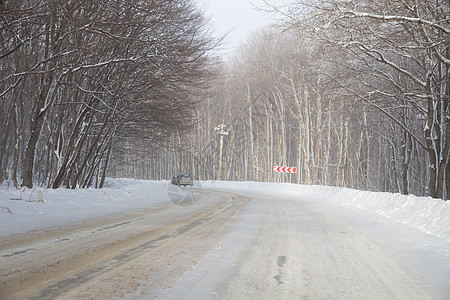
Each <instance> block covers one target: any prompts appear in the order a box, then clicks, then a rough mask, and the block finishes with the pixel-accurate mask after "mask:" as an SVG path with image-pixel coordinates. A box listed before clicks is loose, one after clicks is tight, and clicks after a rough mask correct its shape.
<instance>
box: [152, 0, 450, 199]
mask: <svg viewBox="0 0 450 300" xmlns="http://www.w3.org/2000/svg"><path fill="white" fill-rule="evenodd" d="M264 9H265V10H266V12H268V13H274V14H275V15H276V16H278V17H279V19H280V22H279V24H278V26H277V27H274V28H268V29H266V30H262V31H261V32H259V33H256V34H254V36H252V37H251V38H249V39H248V41H247V42H246V43H245V44H243V45H242V46H241V48H240V50H239V51H238V53H236V54H235V55H234V56H233V57H232V59H230V60H229V61H228V62H227V63H225V65H224V68H223V73H222V79H221V80H220V81H219V83H218V84H217V86H216V88H215V89H214V90H213V91H211V90H210V91H208V94H207V93H205V94H204V95H203V99H201V100H202V102H203V105H202V106H201V107H200V108H199V110H198V112H197V114H198V116H199V124H198V126H197V127H195V128H194V129H193V130H192V131H191V132H188V133H184V134H182V133H180V134H177V135H174V136H172V137H171V139H169V140H167V141H166V146H168V145H170V147H169V148H165V149H166V150H165V151H162V150H161V149H162V148H159V146H158V147H155V148H154V153H155V156H154V158H153V159H151V160H150V161H149V162H148V164H149V165H151V166H153V168H152V170H153V174H148V176H149V178H167V177H169V176H170V174H171V173H173V172H175V171H177V170H179V171H181V170H183V171H189V172H192V173H193V174H194V176H195V177H196V178H200V179H219V178H223V179H225V180H257V181H278V182H295V183H303V184H323V185H335V186H342V187H351V188H358V189H365V190H373V191H388V192H399V193H403V194H409V193H414V194H416V195H430V196H432V197H435V198H442V199H447V198H448V195H449V190H448V189H449V187H450V183H449V179H450V174H449V168H450V167H449V163H448V162H449V146H450V145H449V138H450V137H449V134H450V131H449V126H450V125H449V117H450V111H449V94H450V81H449V72H450V71H449V65H450V49H449V40H450V39H449V31H450V26H449V23H450V20H449V16H450V7H449V3H448V1H444V0H432V1H431V0H428V1H416V0H407V1H397V0H382V1H378V2H376V3H374V2H373V1H341V0H326V1H323V0H321V1H296V2H294V3H293V4H289V5H287V6H283V7H281V8H278V7H274V6H270V5H268V6H266V7H265V8H264ZM219 124H226V125H228V126H229V127H230V129H231V131H230V135H229V136H226V137H224V150H223V155H222V157H220V155H219V135H217V134H216V133H215V132H214V127H215V126H217V125H219ZM177 145H179V147H177ZM220 159H222V160H223V161H222V162H223V166H224V167H223V168H222V170H221V174H219V167H218V166H219V160H220ZM171 162H172V163H171ZM274 166H295V167H297V168H298V172H297V174H278V173H274V172H273V167H274Z"/></svg>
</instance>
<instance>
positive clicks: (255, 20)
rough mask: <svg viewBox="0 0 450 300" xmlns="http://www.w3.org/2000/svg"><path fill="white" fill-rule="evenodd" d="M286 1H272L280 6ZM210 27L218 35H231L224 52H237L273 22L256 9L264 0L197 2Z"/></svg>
mask: <svg viewBox="0 0 450 300" xmlns="http://www.w3.org/2000/svg"><path fill="white" fill-rule="evenodd" d="M283 1H286V0H270V2H271V3H272V4H276V5H279V4H281V3H283ZM197 3H198V4H199V5H200V7H201V8H202V10H203V11H205V12H206V16H207V17H210V18H211V21H210V25H211V26H212V27H213V30H214V31H215V32H216V33H217V34H218V35H224V34H226V33H228V32H230V33H229V35H228V37H227V39H226V41H225V43H224V45H223V46H224V48H225V49H224V52H225V54H226V53H229V52H232V51H233V50H235V49H236V48H237V47H238V46H239V44H240V43H241V42H243V41H245V40H246V39H247V37H248V36H249V35H250V34H251V33H252V32H254V31H255V30H257V29H259V28H262V27H264V26H265V25H268V24H270V23H272V22H273V19H271V17H270V16H269V15H267V14H264V13H263V12H261V11H258V10H256V9H255V6H256V7H262V6H263V5H264V2H263V0H197Z"/></svg>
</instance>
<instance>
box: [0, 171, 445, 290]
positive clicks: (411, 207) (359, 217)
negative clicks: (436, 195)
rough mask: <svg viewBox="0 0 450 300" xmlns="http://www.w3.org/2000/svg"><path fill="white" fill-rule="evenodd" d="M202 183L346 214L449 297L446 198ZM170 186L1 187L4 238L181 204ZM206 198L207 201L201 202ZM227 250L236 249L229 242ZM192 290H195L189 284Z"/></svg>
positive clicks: (114, 182)
mask: <svg viewBox="0 0 450 300" xmlns="http://www.w3.org/2000/svg"><path fill="white" fill-rule="evenodd" d="M201 186H202V189H203V191H205V193H204V195H207V194H208V193H207V192H206V191H208V190H218V191H228V192H233V191H234V192H236V193H240V194H241V195H252V199H255V197H256V199H262V198H264V199H265V200H264V201H265V203H267V199H268V198H269V199H271V201H272V199H273V203H276V200H277V199H284V201H286V199H289V201H291V200H292V201H294V202H295V201H297V200H298V201H299V203H301V202H302V203H311V204H312V203H314V204H317V205H314V207H315V208H317V209H318V210H319V212H320V210H323V211H324V212H328V213H326V214H325V215H327V214H329V213H332V214H333V215H334V216H337V217H341V218H342V219H345V220H346V223H350V224H352V228H358V230H359V231H360V232H361V233H362V234H363V235H370V236H371V237H370V239H371V240H375V241H378V242H379V243H380V244H386V245H388V246H387V247H386V248H387V249H394V250H393V251H394V252H395V253H401V255H402V256H403V257H404V258H405V259H406V261H409V262H410V263H411V264H412V265H414V266H415V268H416V269H419V270H421V272H422V273H423V275H424V276H426V277H427V278H428V279H430V281H431V282H434V283H435V284H436V286H438V287H439V288H440V289H441V290H442V291H443V292H444V293H445V295H450V283H448V278H449V276H450V202H448V201H447V202H446V201H442V200H436V199H432V198H427V197H416V196H412V195H410V196H403V195H399V194H391V193H374V192H367V191H358V190H352V189H346V188H337V187H325V186H305V185H296V184H280V183H257V182H219V181H207V182H202V183H201ZM172 188H173V187H172V186H171V185H170V183H169V181H144V180H133V179H108V181H107V186H106V187H105V188H103V189H100V190H96V189H87V190H83V189H78V190H69V189H57V190H53V189H41V188H35V189H31V190H30V189H28V190H23V191H20V190H16V189H14V188H10V187H7V186H6V185H3V186H0V238H2V237H6V236H10V235H13V234H18V233H25V232H28V231H32V230H37V229H42V228H47V227H54V226H59V225H66V224H70V223H78V222H83V221H85V220H88V219H94V218H101V217H103V216H107V215H112V214H120V213H125V212H130V211H133V210H137V209H142V208H152V207H161V206H165V205H175V204H173V203H172V202H171V200H170V198H169V196H170V192H171V190H172ZM258 197H259V198H258ZM40 199H43V201H39V200H40ZM207 199H208V198H207V197H204V198H201V199H200V200H199V201H200V202H201V201H207ZM252 203H253V204H252V205H253V206H255V205H256V206H255V207H257V203H258V201H257V200H256V201H255V200H252ZM194 205H195V204H194ZM299 207H302V206H301V205H300V206H299ZM249 209H255V208H254V207H253V208H249ZM236 226H237V225H236ZM239 226H241V227H239V228H238V229H239V230H238V231H236V232H237V233H236V234H239V235H240V234H241V233H242V229H245V228H248V226H245V225H244V224H241V225H239ZM306 234H307V232H306ZM231 236H233V235H231ZM292 238H293V239H295V237H292ZM238 240H239V239H238ZM226 241H227V240H224V241H222V242H223V243H222V244H223V245H222V244H221V245H222V246H224V247H225V245H226ZM228 246H230V247H227V248H230V249H233V247H231V245H228ZM211 251H215V249H213V250H211ZM208 257H209V256H208ZM205 265H207V264H205ZM188 275H189V274H188ZM186 282H189V280H187V281H186ZM186 287H188V288H191V285H187V286H186Z"/></svg>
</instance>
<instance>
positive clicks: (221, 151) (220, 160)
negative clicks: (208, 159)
mask: <svg viewBox="0 0 450 300" xmlns="http://www.w3.org/2000/svg"><path fill="white" fill-rule="evenodd" d="M219 151H220V152H219V153H220V154H219V180H222V155H223V134H220V150H219Z"/></svg>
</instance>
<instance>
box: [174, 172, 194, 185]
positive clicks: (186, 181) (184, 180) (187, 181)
mask: <svg viewBox="0 0 450 300" xmlns="http://www.w3.org/2000/svg"><path fill="white" fill-rule="evenodd" d="M172 184H175V185H178V186H180V185H184V186H187V185H191V186H192V185H194V181H193V179H192V176H191V175H189V174H184V173H180V174H177V175H176V176H174V177H173V178H172Z"/></svg>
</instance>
